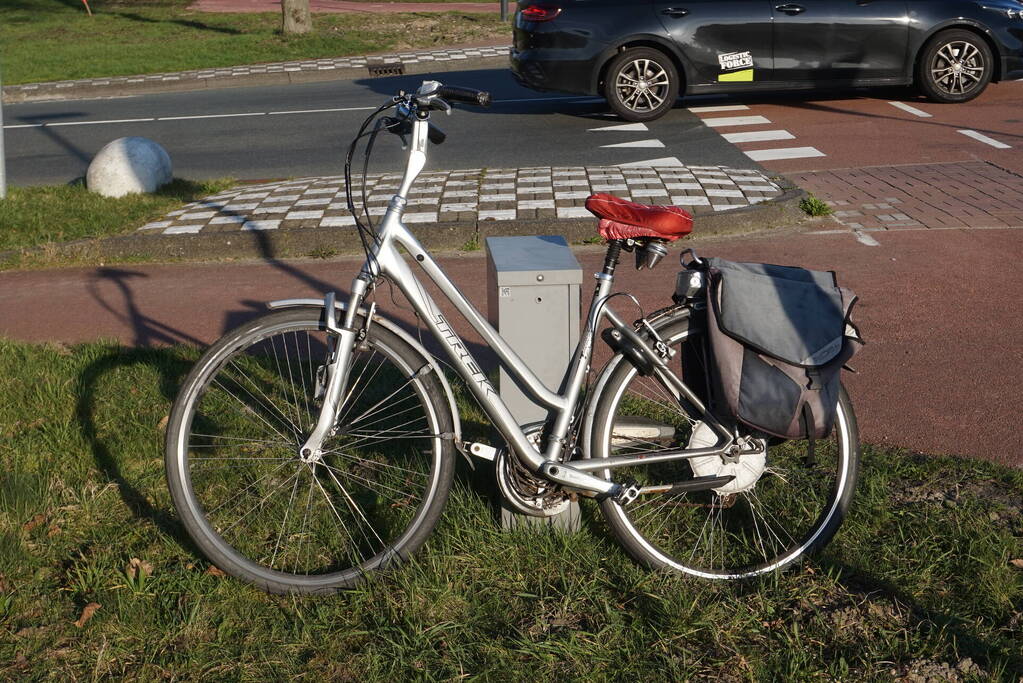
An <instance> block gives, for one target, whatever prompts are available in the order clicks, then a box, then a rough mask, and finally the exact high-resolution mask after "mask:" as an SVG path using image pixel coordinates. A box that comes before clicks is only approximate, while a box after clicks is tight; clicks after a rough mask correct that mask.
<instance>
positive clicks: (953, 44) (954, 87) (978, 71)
mask: <svg viewBox="0 0 1023 683" xmlns="http://www.w3.org/2000/svg"><path fill="white" fill-rule="evenodd" d="M986 69H987V63H986V62H985V60H984V53H983V52H981V50H980V48H979V47H977V45H975V44H974V43H971V42H970V41H968V40H953V41H949V42H947V43H945V44H944V45H942V46H941V47H940V48H938V51H937V52H935V53H934V57H933V58H932V59H931V64H930V74H931V82H933V83H934V85H935V87H937V88H938V89H939V90H941V91H942V92H943V93H945V94H946V95H953V96H963V95H968V94H970V93H971V92H973V91H974V90H976V89H977V88H979V87H980V85H981V84H982V83H983V81H984V72H985V70H986Z"/></svg>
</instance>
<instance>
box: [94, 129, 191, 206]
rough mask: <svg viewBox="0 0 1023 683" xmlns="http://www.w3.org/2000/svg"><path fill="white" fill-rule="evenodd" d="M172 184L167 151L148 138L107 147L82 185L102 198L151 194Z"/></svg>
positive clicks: (123, 141) (120, 141) (122, 139)
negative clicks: (139, 193)
mask: <svg viewBox="0 0 1023 683" xmlns="http://www.w3.org/2000/svg"><path fill="white" fill-rule="evenodd" d="M170 181H171V160H170V155H168V154H167V150H165V149H164V148H163V147H161V146H160V145H159V144H157V143H155V142H153V141H152V140H150V139H148V138H139V137H131V138H118V139H116V140H114V141H113V142H111V143H109V144H107V145H106V146H105V147H104V148H103V149H101V150H100V151H99V153H98V154H97V155H96V156H95V158H93V160H92V163H91V164H89V171H88V172H87V173H86V174H85V183H86V186H87V187H88V188H89V190H90V191H91V192H96V193H97V194H101V195H103V196H104V197H123V196H124V195H126V194H131V193H132V192H153V191H155V190H156V189H157V188H159V187H161V186H163V185H166V184H167V183H169V182H170Z"/></svg>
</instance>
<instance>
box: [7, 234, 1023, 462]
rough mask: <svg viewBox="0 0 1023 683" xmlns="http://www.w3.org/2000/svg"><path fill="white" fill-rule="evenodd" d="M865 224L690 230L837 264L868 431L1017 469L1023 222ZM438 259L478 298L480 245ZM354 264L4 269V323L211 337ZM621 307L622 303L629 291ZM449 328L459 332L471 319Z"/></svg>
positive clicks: (736, 252) (799, 259)
mask: <svg viewBox="0 0 1023 683" xmlns="http://www.w3.org/2000/svg"><path fill="white" fill-rule="evenodd" d="M871 235H872V236H873V237H875V238H876V239H877V241H879V242H880V245H879V246H867V245H865V244H862V243H861V242H859V241H857V239H856V238H855V236H854V235H853V234H851V233H846V232H842V233H832V234H812V233H788V234H772V235H769V236H760V237H746V238H728V239H718V240H713V241H709V240H701V241H696V242H695V243H694V244H693V245H692V246H696V247H697V248H698V250H699V252H700V253H701V254H704V255H716V256H722V257H725V258H730V259H735V260H754V261H766V262H772V263H783V264H799V265H804V266H807V267H812V268H820V269H834V270H837V271H838V272H839V276H840V282H841V283H842V284H844V285H846V286H848V287H850V288H852V289H853V290H854V291H855V292H856V293H857V294H858V295H859V296H860V302H859V303H858V305H857V307H856V309H855V319H856V320H857V322H858V323H859V325H860V327H861V330H862V332H863V334H864V336H865V337H866V339H867V340H868V345H867V346H866V347H865V348H864V350H863V351H862V352H861V353H860V354H859V355H858V356H857V357H856V358H855V359H854V360H853V363H852V365H853V366H854V367H855V368H856V370H857V371H858V373H857V374H847V375H846V377H845V382H846V384H847V386H848V387H849V390H850V393H851V395H852V397H853V401H854V404H855V407H856V410H857V415H858V418H859V424H860V430H861V436H862V438H863V440H864V441H866V442H870V443H875V444H887V445H897V446H902V447H905V448H909V449H913V450H916V451H921V452H926V453H934V454H958V455H965V456H971V457H977V458H983V459H988V460H993V461H997V462H1001V463H1004V464H1008V465H1013V466H1015V467H1023V439H1021V437H1023V429H1021V415H1023V393H1021V391H1020V384H1021V380H1023V303H1021V302H1023V270H1021V269H1020V267H1019V264H1020V262H1021V260H1023V230H1021V229H991V230H951V229H950V230H903V231H892V232H883V233H877V232H875V233H871ZM602 254H603V251H602V249H600V248H598V247H585V248H581V249H579V250H577V256H578V257H579V260H580V262H581V263H582V265H583V272H584V274H585V275H586V279H585V281H584V306H585V305H587V304H588V296H589V290H590V284H589V283H590V282H591V280H590V279H589V273H592V272H594V271H595V270H596V269H597V268H598V264H599V263H600V260H601V258H602ZM673 259H674V255H672V256H671V257H670V259H666V260H665V262H664V263H662V264H661V265H660V266H659V267H658V268H657V269H656V270H654V271H653V272H649V271H643V272H637V271H635V270H633V269H632V267H631V265H630V264H628V263H625V264H623V266H622V267H621V268H620V270H619V278H618V289H619V290H620V291H629V292H632V293H633V294H635V295H636V296H637V297H638V298H639V300H640V302H641V303H642V304H643V306H644V307H645V308H646V309H647V311H652V310H655V309H657V308H659V307H661V306H663V305H666V304H668V303H670V300H669V296H670V294H671V291H672V288H673V283H674V277H675V272H676V270H677V268H676V267H675V266H674V265H673V263H672V262H671V260H673ZM440 260H441V263H442V265H443V266H444V268H445V269H446V270H447V271H448V273H449V274H450V276H451V277H452V279H453V280H454V281H455V282H456V283H457V284H458V285H459V286H460V287H461V288H462V290H463V291H464V292H465V293H466V294H467V296H468V297H469V298H470V299H471V300H472V301H473V303H474V304H475V305H477V306H478V307H480V308H481V310H484V311H485V306H486V262H485V259H484V258H483V254H482V252H476V253H473V254H469V255H451V256H444V257H442V258H441V259H440ZM357 267H358V262H357V261H355V260H351V259H344V260H333V261H261V262H246V263H230V264H225V263H219V264H169V265H168V264H164V265H121V266H113V267H108V268H74V269H61V270H47V271H21V272H5V273H0V335H3V336H5V337H8V338H12V339H18V340H25V341H32V342H44V341H60V342H64V343H75V342H82V341H88V340H95V339H98V338H108V339H109V338H116V339H118V340H120V341H121V342H123V343H125V344H129V345H141V346H146V345H164V344H171V343H179V342H182V341H184V342H191V343H207V342H210V341H212V340H213V339H215V338H216V337H217V336H218V335H220V334H221V333H222V332H223V331H224V330H225V329H228V328H230V327H233V326H234V325H236V324H238V323H239V322H241V321H242V320H244V319H246V318H249V317H251V316H253V315H255V314H256V313H257V312H258V311H261V310H263V307H264V302H266V301H269V300H272V299H276V298H286V297H292V296H316V295H320V294H322V292H324V291H326V290H328V289H337V290H338V291H344V290H347V288H348V285H349V283H350V282H351V278H352V276H353V275H354V273H355V270H356V268H357ZM377 300H378V302H379V305H380V307H381V310H382V311H383V312H386V313H387V314H388V315H391V316H392V317H396V318H399V319H403V320H405V321H410V320H411V316H409V315H408V313H407V311H405V310H402V309H399V308H398V307H396V306H395V305H394V304H393V303H392V302H391V300H390V297H389V296H388V295H387V291H386V287H385V288H382V289H381V291H380V293H379V294H378V296H377ZM445 308H449V307H445ZM617 308H618V310H619V311H620V312H622V313H623V314H631V313H632V311H629V310H626V309H627V308H631V304H629V303H628V302H627V300H625V299H619V300H618V302H617ZM449 318H450V319H451V320H452V321H454V320H456V318H457V316H455V315H449ZM459 331H460V332H461V333H462V334H467V331H466V326H465V325H464V324H462V325H460V326H459ZM541 332H542V331H541ZM468 339H470V340H471V339H474V337H468ZM600 345H601V346H602V344H600ZM477 350H478V351H480V352H481V353H482V354H484V356H485V355H486V350H485V349H484V350H480V349H479V348H478V347H477ZM602 353H603V354H604V357H606V352H603V351H602ZM598 360H602V359H598Z"/></svg>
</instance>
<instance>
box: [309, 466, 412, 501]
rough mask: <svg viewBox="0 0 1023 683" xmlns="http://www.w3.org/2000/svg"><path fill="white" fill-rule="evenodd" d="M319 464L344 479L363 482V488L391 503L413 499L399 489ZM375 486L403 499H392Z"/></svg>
mask: <svg viewBox="0 0 1023 683" xmlns="http://www.w3.org/2000/svg"><path fill="white" fill-rule="evenodd" d="M319 464H320V465H322V466H323V467H326V468H327V469H328V470H331V471H333V472H336V473H338V474H340V475H341V476H342V477H349V478H351V479H354V480H356V481H359V482H362V484H363V486H364V487H365V488H367V489H369V490H370V491H372V492H373V493H375V494H377V495H378V496H382V497H384V498H387V499H388V500H390V501H392V502H394V503H398V504H401V503H406V502H407V500H408V498H410V497H412V496H411V494H409V493H406V492H404V491H399V490H398V489H396V488H392V487H390V486H388V485H387V484H381V483H380V482H378V481H370V480H369V479H366V478H365V477H360V476H359V475H357V474H352V473H351V472H346V471H344V470H340V469H338V468H336V467H332V466H331V465H328V464H327V463H325V462H322V461H321V462H320V463H319ZM374 484H375V485H377V486H380V487H382V488H385V489H387V490H388V491H393V492H394V493H395V494H397V495H398V496H401V497H400V498H392V497H391V496H388V495H387V494H385V493H383V492H382V491H378V490H376V489H375V488H373V485H374Z"/></svg>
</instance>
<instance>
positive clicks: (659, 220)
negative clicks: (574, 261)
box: [586, 194, 693, 240]
mask: <svg viewBox="0 0 1023 683" xmlns="http://www.w3.org/2000/svg"><path fill="white" fill-rule="evenodd" d="M586 208H587V209H588V210H589V212H590V213H592V214H593V215H594V216H596V217H598V218H600V225H599V226H598V231H599V232H600V235H601V237H603V238H605V239H609V240H620V239H630V238H632V239H634V238H636V237H657V238H660V239H665V240H677V239H678V238H679V237H682V236H684V235H688V234H689V233H690V232H692V231H693V216H692V214H690V213H689V212H688V211H686V210H685V209H683V208H681V207H678V206H656V205H649V204H638V203H636V202H630V201H628V200H627V199H621V198H619V197H615V196H614V195H610V194H594V195H590V196H589V198H588V199H587V200H586Z"/></svg>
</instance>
